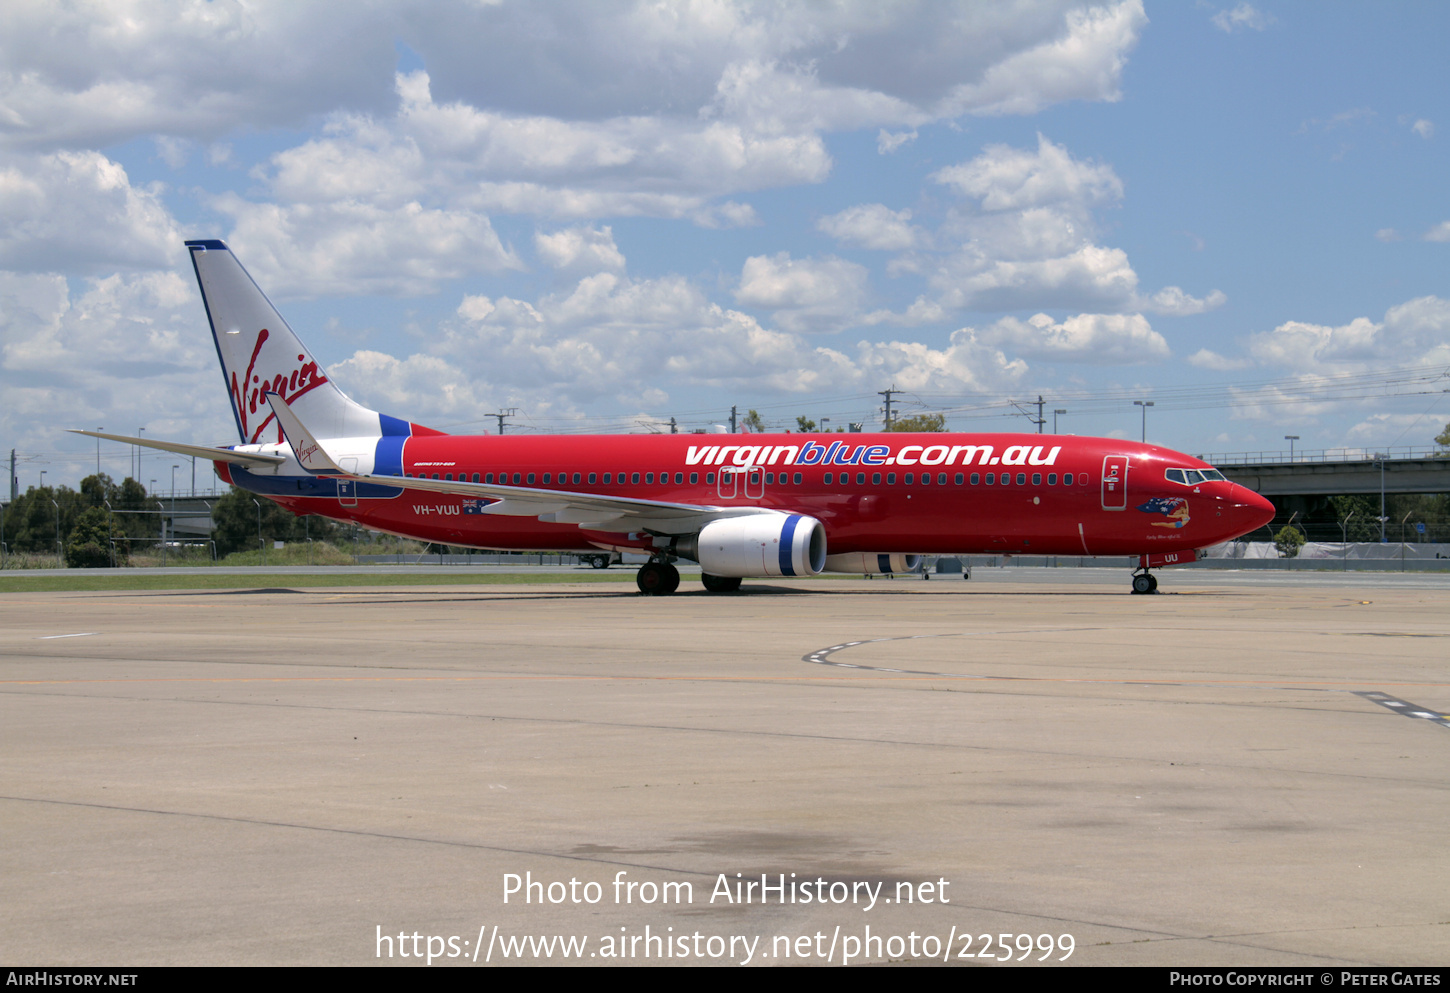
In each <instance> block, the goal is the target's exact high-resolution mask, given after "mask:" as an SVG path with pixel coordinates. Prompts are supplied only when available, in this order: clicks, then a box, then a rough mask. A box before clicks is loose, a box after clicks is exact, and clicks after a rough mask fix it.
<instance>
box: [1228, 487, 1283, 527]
mask: <svg viewBox="0 0 1450 993" xmlns="http://www.w3.org/2000/svg"><path fill="white" fill-rule="evenodd" d="M1231 498H1232V500H1233V511H1234V515H1233V516H1234V523H1235V525H1236V527H1237V530H1238V534H1248V533H1249V532H1250V531H1257V530H1258V529H1259V528H1261V527H1263V526H1264V525H1265V524H1268V523H1269V522H1270V521H1272V520H1273V519H1274V505H1273V504H1272V503H1270V502H1269V501H1268V500H1267V499H1265V498H1264V497H1263V496H1261V495H1259V494H1258V493H1255V492H1254V491H1253V490H1251V489H1248V488H1247V487H1245V486H1240V485H1239V484H1238V483H1234V484H1233V493H1232V497H1231Z"/></svg>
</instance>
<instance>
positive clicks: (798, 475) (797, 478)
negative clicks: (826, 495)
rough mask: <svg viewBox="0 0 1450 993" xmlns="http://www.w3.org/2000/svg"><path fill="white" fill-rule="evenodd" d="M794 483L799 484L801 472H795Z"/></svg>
mask: <svg viewBox="0 0 1450 993" xmlns="http://www.w3.org/2000/svg"><path fill="white" fill-rule="evenodd" d="M795 484H796V485H797V486H799V485H800V484H801V474H800V473H796V474H795Z"/></svg>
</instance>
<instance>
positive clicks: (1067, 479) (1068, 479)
mask: <svg viewBox="0 0 1450 993" xmlns="http://www.w3.org/2000/svg"><path fill="white" fill-rule="evenodd" d="M1062 485H1063V486H1071V485H1072V473H1070V472H1064V473H1063V474H1062Z"/></svg>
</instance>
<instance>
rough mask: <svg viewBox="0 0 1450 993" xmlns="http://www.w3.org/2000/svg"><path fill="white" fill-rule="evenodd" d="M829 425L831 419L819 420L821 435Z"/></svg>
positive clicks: (823, 418)
mask: <svg viewBox="0 0 1450 993" xmlns="http://www.w3.org/2000/svg"><path fill="white" fill-rule="evenodd" d="M829 423H831V419H830V418H829V417H822V418H821V434H825V433H826V425H827V424H829Z"/></svg>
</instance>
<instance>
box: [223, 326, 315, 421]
mask: <svg viewBox="0 0 1450 993" xmlns="http://www.w3.org/2000/svg"><path fill="white" fill-rule="evenodd" d="M269 337H271V335H270V334H269V333H268V331H267V329H266V328H263V329H262V330H261V331H259V332H258V333H257V344H256V345H254V346H253V347H252V359H251V361H250V362H249V363H247V371H246V373H245V374H244V375H243V376H242V377H241V379H238V378H237V374H236V372H235V371H233V372H232V381H231V391H232V406H234V407H235V408H236V410H237V419H238V420H240V421H241V424H242V437H243V438H246V439H247V441H248V442H251V443H252V444H256V443H257V441H258V439H260V438H261V436H262V432H263V431H264V430H265V429H266V427H267V425H268V424H270V423H271V422H272V420H273V414H272V412H271V410H270V409H268V408H267V405H266V401H265V400H264V399H263V396H264V395H265V394H267V393H277V394H280V395H281V397H282V399H283V400H286V401H287V402H288V403H291V402H292V401H293V400H296V399H297V398H298V397H300V396H301V395H302V394H304V393H306V392H307V391H308V390H311V389H313V388H315V387H318V386H321V385H322V384H323V383H325V382H327V376H326V375H325V374H324V373H323V372H322V370H321V369H319V368H317V363H316V362H309V361H308V360H307V356H306V355H299V356H297V361H298V362H299V363H301V364H300V365H299V366H298V367H297V368H296V369H293V370H292V372H291V373H290V374H288V373H282V372H279V373H277V374H276V375H275V376H273V377H272V378H271V379H268V380H263V379H262V377H261V376H260V375H259V374H257V373H256V371H255V370H256V368H257V356H259V355H261V354H262V346H263V345H265V344H266V343H267V339H268V338H269ZM258 409H261V410H263V411H265V412H266V415H267V416H266V417H265V418H263V419H262V422H261V423H260V424H258V425H257V427H256V429H255V430H253V429H252V427H251V421H252V416H253V415H255V414H256V413H257V411H258ZM277 442H278V444H281V442H282V426H281V425H280V424H279V425H277Z"/></svg>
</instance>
